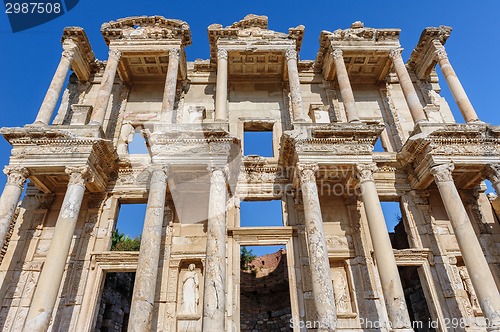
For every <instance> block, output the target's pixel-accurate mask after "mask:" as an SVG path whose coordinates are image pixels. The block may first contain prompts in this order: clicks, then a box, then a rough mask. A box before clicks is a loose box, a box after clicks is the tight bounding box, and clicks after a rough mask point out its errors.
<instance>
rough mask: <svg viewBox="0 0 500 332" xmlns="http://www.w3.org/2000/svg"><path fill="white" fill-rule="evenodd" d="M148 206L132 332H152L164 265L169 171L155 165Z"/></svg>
mask: <svg viewBox="0 0 500 332" xmlns="http://www.w3.org/2000/svg"><path fill="white" fill-rule="evenodd" d="M150 171H151V181H150V186H149V196H148V206H147V209H146V216H145V218H144V228H143V230H142V235H141V249H140V251H139V260H138V262H137V271H136V274H135V283H134V291H133V294H132V305H131V307H130V320H129V323H128V330H129V331H149V330H150V329H151V318H152V316H153V308H154V300H155V293H156V283H157V277H158V264H159V262H160V250H161V238H162V228H163V216H164V211H165V197H166V194H167V172H168V169H167V168H165V167H162V166H156V165H154V166H153V167H152V168H151V169H150Z"/></svg>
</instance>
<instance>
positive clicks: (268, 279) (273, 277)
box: [240, 250, 292, 332]
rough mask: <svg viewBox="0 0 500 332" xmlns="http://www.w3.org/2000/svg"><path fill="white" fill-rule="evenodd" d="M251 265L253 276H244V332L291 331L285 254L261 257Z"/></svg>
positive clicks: (241, 318)
mask: <svg viewBox="0 0 500 332" xmlns="http://www.w3.org/2000/svg"><path fill="white" fill-rule="evenodd" d="M250 265H253V266H254V271H253V272H247V271H241V274H240V295H241V296H240V308H241V317H240V327H241V331H242V332H254V331H291V329H290V327H289V326H290V319H291V318H292V313H291V304H290V287H289V281H288V265H287V261H286V252H285V250H279V251H278V252H276V253H273V254H269V255H264V256H260V257H257V258H256V259H254V260H253V261H252V263H250Z"/></svg>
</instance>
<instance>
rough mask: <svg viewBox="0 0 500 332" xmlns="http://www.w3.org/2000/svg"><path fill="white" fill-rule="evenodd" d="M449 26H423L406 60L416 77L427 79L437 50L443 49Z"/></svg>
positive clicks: (433, 64)
mask: <svg viewBox="0 0 500 332" xmlns="http://www.w3.org/2000/svg"><path fill="white" fill-rule="evenodd" d="M451 30H452V29H451V27H448V26H440V27H429V28H425V29H424V31H422V34H421V35H420V39H419V41H418V43H417V46H416V47H415V48H414V49H413V52H412V53H411V55H410V59H409V60H408V66H409V67H410V69H412V70H413V71H414V72H415V74H416V75H417V77H418V79H421V80H425V79H427V78H428V77H429V76H430V75H431V73H432V71H433V70H434V67H436V63H437V54H436V52H437V51H440V50H443V51H444V47H443V45H444V44H445V43H446V40H447V39H448V37H449V36H450V33H451Z"/></svg>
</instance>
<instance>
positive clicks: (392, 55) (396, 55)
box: [389, 47, 403, 61]
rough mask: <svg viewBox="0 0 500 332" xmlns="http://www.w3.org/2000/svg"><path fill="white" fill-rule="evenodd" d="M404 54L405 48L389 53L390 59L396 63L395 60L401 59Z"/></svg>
mask: <svg viewBox="0 0 500 332" xmlns="http://www.w3.org/2000/svg"><path fill="white" fill-rule="evenodd" d="M402 53H403V48H401V47H399V48H395V49H392V50H391V51H390V52H389V58H391V60H392V61H394V60H395V59H399V58H401V54H402Z"/></svg>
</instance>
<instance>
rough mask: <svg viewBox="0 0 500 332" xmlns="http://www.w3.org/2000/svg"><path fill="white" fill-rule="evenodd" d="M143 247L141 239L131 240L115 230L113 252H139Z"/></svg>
mask: <svg viewBox="0 0 500 332" xmlns="http://www.w3.org/2000/svg"><path fill="white" fill-rule="evenodd" d="M140 247H141V237H140V236H136V237H134V238H131V237H129V236H127V235H125V234H123V233H120V231H119V230H118V228H117V229H115V230H114V231H113V233H112V235H111V250H112V251H139V249H140Z"/></svg>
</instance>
